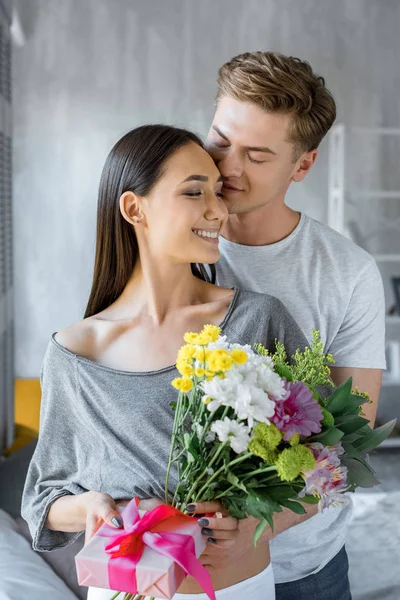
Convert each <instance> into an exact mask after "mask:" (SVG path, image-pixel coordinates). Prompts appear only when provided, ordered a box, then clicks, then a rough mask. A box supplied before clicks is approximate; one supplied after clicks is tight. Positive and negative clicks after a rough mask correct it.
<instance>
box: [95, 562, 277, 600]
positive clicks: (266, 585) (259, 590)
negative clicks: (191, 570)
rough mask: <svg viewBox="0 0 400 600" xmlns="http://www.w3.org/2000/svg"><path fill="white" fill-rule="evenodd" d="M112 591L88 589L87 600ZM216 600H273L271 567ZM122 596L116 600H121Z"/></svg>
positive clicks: (179, 599) (105, 598)
mask: <svg viewBox="0 0 400 600" xmlns="http://www.w3.org/2000/svg"><path fill="white" fill-rule="evenodd" d="M113 593H114V592H113V591H112V590H104V589H100V588H94V587H91V588H89V592H88V596H87V600H110V598H111V597H112V595H113ZM215 595H216V597H217V600H243V599H244V598H249V600H250V599H251V600H275V582H274V573H273V571H272V565H269V566H268V567H267V568H266V569H265V570H264V571H261V573H258V575H255V576H254V577H250V579H245V580H244V581H241V582H240V583H235V585H230V586H229V587H227V588H224V589H223V590H218V591H217V592H215ZM122 598H123V595H122V594H121V596H119V597H118V599H117V600H120V599H121V600H122ZM172 600H209V599H208V596H206V594H175V596H174V597H173V599H172Z"/></svg>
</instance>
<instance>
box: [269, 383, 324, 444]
mask: <svg viewBox="0 0 400 600" xmlns="http://www.w3.org/2000/svg"><path fill="white" fill-rule="evenodd" d="M285 387H286V389H287V391H288V392H289V396H288V398H287V399H286V400H277V401H276V405H275V414H274V416H273V417H272V418H271V419H270V420H271V421H272V422H273V423H274V424H275V425H276V426H277V428H278V429H279V430H280V431H281V432H282V433H284V434H285V435H284V436H283V439H284V440H285V441H287V440H289V439H290V438H291V437H292V435H294V434H295V433H298V434H300V435H305V436H309V435H311V434H312V433H319V432H320V431H321V421H322V419H323V415H322V409H321V407H320V405H319V404H318V402H317V401H316V400H315V398H313V395H312V393H311V391H310V390H309V389H308V387H307V386H306V385H304V383H301V381H296V383H287V384H286V385H285Z"/></svg>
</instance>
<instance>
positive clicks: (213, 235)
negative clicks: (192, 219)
mask: <svg viewBox="0 0 400 600" xmlns="http://www.w3.org/2000/svg"><path fill="white" fill-rule="evenodd" d="M193 233H195V234H196V235H199V236H200V237H207V238H214V239H216V238H218V231H205V230H204V229H193Z"/></svg>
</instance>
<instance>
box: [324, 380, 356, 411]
mask: <svg viewBox="0 0 400 600" xmlns="http://www.w3.org/2000/svg"><path fill="white" fill-rule="evenodd" d="M352 385H353V379H352V378H351V377H350V378H349V379H347V380H346V381H344V382H343V383H341V384H340V385H339V387H337V388H336V389H335V391H334V392H333V394H331V395H330V396H329V398H327V400H326V403H325V408H326V409H327V410H329V412H330V413H332V414H333V416H336V415H339V414H341V412H342V410H343V409H344V408H345V406H346V404H347V401H348V399H349V396H350V395H351V387H352Z"/></svg>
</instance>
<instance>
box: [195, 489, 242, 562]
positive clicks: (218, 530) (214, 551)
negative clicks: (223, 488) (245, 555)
mask: <svg viewBox="0 0 400 600" xmlns="http://www.w3.org/2000/svg"><path fill="white" fill-rule="evenodd" d="M186 512H188V513H189V514H191V515H195V514H197V515H201V519H200V520H199V526H200V527H201V531H202V534H203V536H204V537H205V538H206V540H207V542H208V543H207V547H206V549H205V551H204V552H203V554H202V555H201V558H200V560H201V562H202V563H203V565H204V566H205V567H207V568H208V569H210V568H211V569H212V568H215V569H218V570H219V569H224V568H225V567H228V566H229V565H231V564H232V549H233V548H234V547H235V545H236V543H237V539H238V537H239V521H238V519H234V518H233V517H231V516H229V513H228V512H227V511H226V510H225V509H224V508H223V506H222V504H221V503H220V502H218V501H216V502H196V503H193V504H189V505H188V506H187V507H186ZM208 514H212V516H211V517H209V516H206V515H208Z"/></svg>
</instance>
